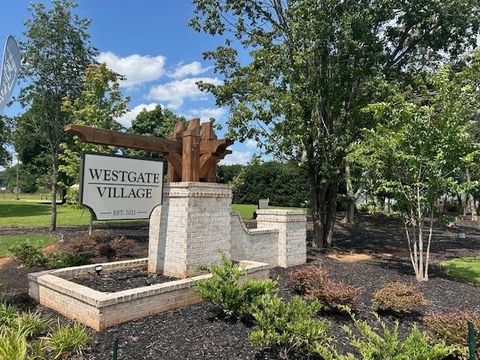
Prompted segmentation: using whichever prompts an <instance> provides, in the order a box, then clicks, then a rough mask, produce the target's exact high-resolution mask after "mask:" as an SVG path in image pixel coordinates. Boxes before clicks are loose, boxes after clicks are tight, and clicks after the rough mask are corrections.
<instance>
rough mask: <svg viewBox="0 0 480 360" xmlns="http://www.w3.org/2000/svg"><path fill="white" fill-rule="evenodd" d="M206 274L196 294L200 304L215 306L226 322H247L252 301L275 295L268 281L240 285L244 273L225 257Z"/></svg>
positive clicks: (248, 281) (274, 284)
mask: <svg viewBox="0 0 480 360" xmlns="http://www.w3.org/2000/svg"><path fill="white" fill-rule="evenodd" d="M208 270H209V271H210V272H211V274H212V277H211V278H209V279H207V280H204V281H200V282H198V283H197V284H196V292H197V294H198V295H199V296H200V297H201V298H202V299H203V300H206V301H209V302H211V303H213V304H215V305H216V306H217V307H218V309H220V311H221V313H222V315H223V316H225V317H228V318H235V319H242V320H248V319H249V318H251V307H252V305H253V304H254V302H255V301H256V299H257V298H259V297H260V296H262V295H265V294H270V293H272V292H276V291H277V288H278V285H277V282H276V281H273V280H271V279H265V280H246V281H245V282H243V283H241V281H240V278H241V277H242V276H243V275H244V274H245V272H244V270H243V269H242V268H241V267H240V266H238V265H236V264H234V263H233V262H232V261H231V260H230V259H228V258H227V257H225V256H223V257H222V261H221V263H219V264H212V265H211V266H210V268H209V269H208Z"/></svg>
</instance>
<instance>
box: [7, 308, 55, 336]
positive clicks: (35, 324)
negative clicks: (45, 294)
mask: <svg viewBox="0 0 480 360" xmlns="http://www.w3.org/2000/svg"><path fill="white" fill-rule="evenodd" d="M50 325H51V321H50V319H48V318H44V317H42V316H41V315H40V314H39V313H38V312H35V313H32V312H26V313H21V314H18V316H17V317H16V319H15V321H14V322H13V323H11V324H9V328H10V329H11V330H12V331H14V332H15V333H16V334H18V335H19V336H20V335H21V336H23V337H25V338H26V339H31V338H33V337H38V336H40V335H42V334H44V333H45V332H46V331H47V329H48V328H49V327H50Z"/></svg>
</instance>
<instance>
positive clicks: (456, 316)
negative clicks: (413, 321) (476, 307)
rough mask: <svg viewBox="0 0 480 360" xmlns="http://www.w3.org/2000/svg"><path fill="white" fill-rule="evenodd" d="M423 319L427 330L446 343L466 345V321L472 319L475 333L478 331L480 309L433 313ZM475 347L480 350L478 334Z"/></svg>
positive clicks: (479, 328)
mask: <svg viewBox="0 0 480 360" xmlns="http://www.w3.org/2000/svg"><path fill="white" fill-rule="evenodd" d="M423 320H424V323H425V327H426V329H427V332H428V333H429V334H430V335H431V336H432V337H433V338H435V339H437V340H439V341H445V343H446V344H448V345H457V346H460V347H466V346H467V344H468V342H467V333H468V325H467V323H468V321H472V322H473V323H474V327H475V330H476V333H477V334H479V333H480V311H476V312H475V311H455V312H450V313H433V314H429V315H427V316H425V318H424V319H423ZM477 349H479V351H480V336H477ZM478 355H479V356H480V354H478Z"/></svg>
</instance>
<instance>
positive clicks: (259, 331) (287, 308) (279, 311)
mask: <svg viewBox="0 0 480 360" xmlns="http://www.w3.org/2000/svg"><path fill="white" fill-rule="evenodd" d="M320 308H321V304H320V303H319V302H318V301H314V302H311V303H306V302H305V301H304V300H302V299H301V298H300V297H298V296H295V297H293V298H292V299H291V300H290V301H289V302H285V301H283V300H282V299H281V298H280V297H279V296H277V295H269V294H267V295H263V296H261V297H260V298H259V299H258V300H257V301H256V302H255V305H254V307H253V317H254V318H255V328H254V329H253V330H252V332H251V333H250V335H249V336H248V339H249V341H250V342H251V343H252V345H254V346H255V347H258V348H262V349H266V348H270V349H273V350H276V351H278V353H279V354H281V355H283V357H288V354H290V353H292V352H294V353H296V354H304V355H307V356H308V354H316V355H320V356H322V358H325V359H328V358H330V357H331V349H330V343H331V342H332V338H331V336H330V335H329V334H328V329H329V327H330V324H329V322H328V321H324V320H318V319H315V315H316V313H317V312H318V311H319V310H320Z"/></svg>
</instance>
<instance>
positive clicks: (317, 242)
mask: <svg viewBox="0 0 480 360" xmlns="http://www.w3.org/2000/svg"><path fill="white" fill-rule="evenodd" d="M310 182H311V184H310V185H311V186H310V196H311V208H312V218H313V234H314V236H313V244H312V246H313V247H314V248H316V249H322V248H328V247H331V246H332V244H333V229H334V225H335V215H336V208H337V190H338V184H337V183H335V182H333V181H325V180H320V179H319V178H318V177H317V176H316V175H315V174H313V175H311V176H310Z"/></svg>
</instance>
